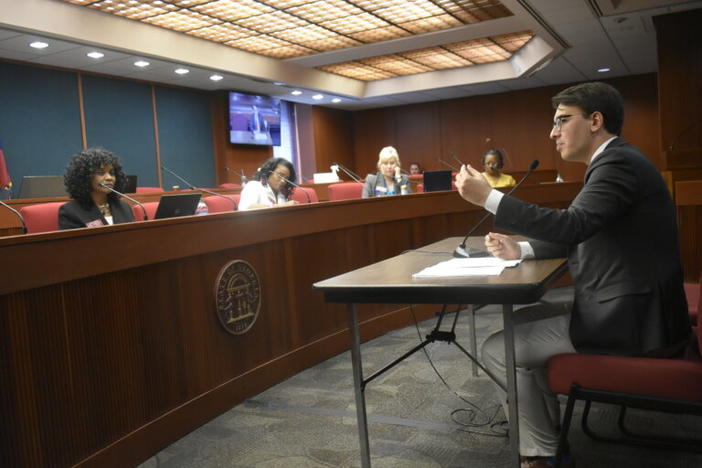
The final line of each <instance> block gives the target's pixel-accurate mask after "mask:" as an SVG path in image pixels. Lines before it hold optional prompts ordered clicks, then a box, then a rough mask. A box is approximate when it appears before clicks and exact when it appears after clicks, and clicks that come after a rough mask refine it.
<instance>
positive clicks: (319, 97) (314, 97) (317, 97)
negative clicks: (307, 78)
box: [312, 94, 324, 101]
mask: <svg viewBox="0 0 702 468" xmlns="http://www.w3.org/2000/svg"><path fill="white" fill-rule="evenodd" d="M312 99H314V100H315V101H319V100H320V99H324V96H323V95H322V94H315V95H314V96H312Z"/></svg>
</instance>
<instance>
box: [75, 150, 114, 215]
mask: <svg viewBox="0 0 702 468" xmlns="http://www.w3.org/2000/svg"><path fill="white" fill-rule="evenodd" d="M108 165H109V166H112V168H113V169H114V172H115V187H114V188H115V190H118V191H120V192H121V191H122V190H123V189H124V186H125V184H126V183H127V176H126V175H125V174H124V172H123V171H122V165H121V164H120V162H119V158H118V157H117V156H116V155H114V154H112V153H111V152H109V151H108V150H106V149H105V148H88V149H84V150H83V151H81V152H80V153H78V154H76V155H74V156H73V157H72V158H71V160H70V161H69V162H68V166H67V167H66V173H65V174H64V175H63V183H64V185H65V186H66V191H67V192H68V194H69V195H70V196H71V198H73V199H74V200H76V201H78V203H80V204H81V205H83V206H84V207H86V208H87V207H90V205H91V204H92V203H93V199H92V198H91V197H90V194H91V193H92V191H93V189H92V180H93V174H94V173H95V171H97V170H99V169H101V168H102V167H103V166H108ZM107 198H109V199H111V200H116V199H118V198H119V195H117V194H116V193H114V192H110V193H109V194H108V195H107Z"/></svg>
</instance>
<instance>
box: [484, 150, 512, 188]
mask: <svg viewBox="0 0 702 468" xmlns="http://www.w3.org/2000/svg"><path fill="white" fill-rule="evenodd" d="M504 166H505V157H504V155H503V154H502V151H500V150H498V149H491V150H488V151H487V152H486V153H485V154H484V155H483V167H484V168H485V171H484V172H483V177H485V180H487V181H488V183H489V184H490V186H491V187H493V188H504V187H514V184H516V182H515V180H514V177H512V176H511V175H509V174H505V173H504V172H502V168H503V167H504Z"/></svg>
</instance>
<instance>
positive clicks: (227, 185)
mask: <svg viewBox="0 0 702 468" xmlns="http://www.w3.org/2000/svg"><path fill="white" fill-rule="evenodd" d="M219 188H223V189H240V188H241V185H239V184H234V183H232V182H225V183H223V184H219Z"/></svg>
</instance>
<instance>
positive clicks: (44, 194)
mask: <svg viewBox="0 0 702 468" xmlns="http://www.w3.org/2000/svg"><path fill="white" fill-rule="evenodd" d="M67 196H68V192H66V186H65V185H64V184H63V176H24V177H22V182H21V184H20V190H19V195H18V196H17V198H51V197H67Z"/></svg>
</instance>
